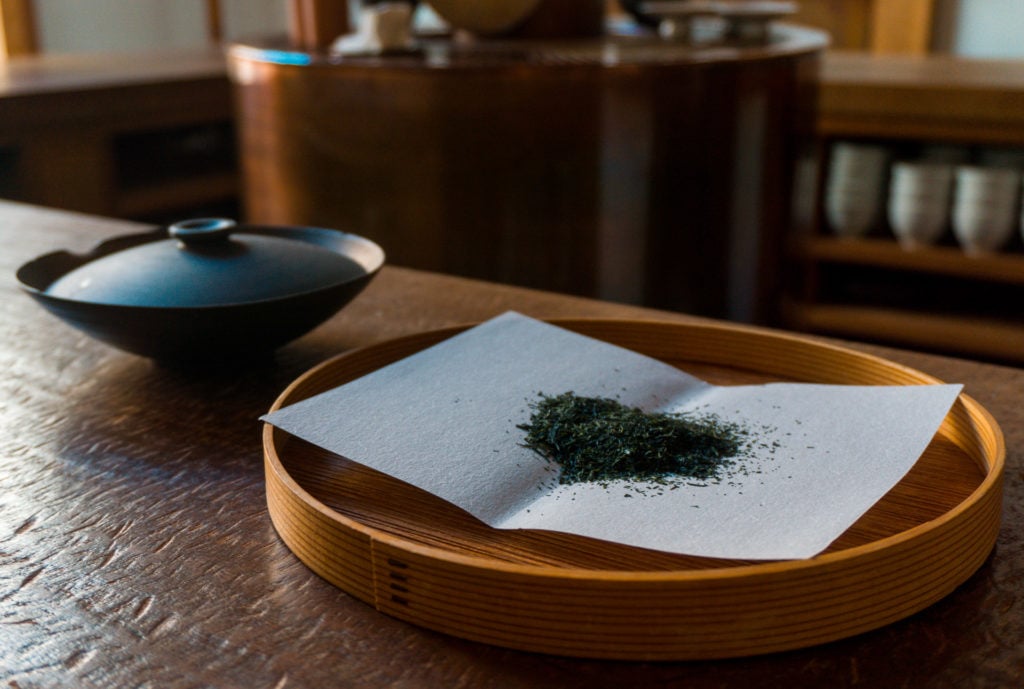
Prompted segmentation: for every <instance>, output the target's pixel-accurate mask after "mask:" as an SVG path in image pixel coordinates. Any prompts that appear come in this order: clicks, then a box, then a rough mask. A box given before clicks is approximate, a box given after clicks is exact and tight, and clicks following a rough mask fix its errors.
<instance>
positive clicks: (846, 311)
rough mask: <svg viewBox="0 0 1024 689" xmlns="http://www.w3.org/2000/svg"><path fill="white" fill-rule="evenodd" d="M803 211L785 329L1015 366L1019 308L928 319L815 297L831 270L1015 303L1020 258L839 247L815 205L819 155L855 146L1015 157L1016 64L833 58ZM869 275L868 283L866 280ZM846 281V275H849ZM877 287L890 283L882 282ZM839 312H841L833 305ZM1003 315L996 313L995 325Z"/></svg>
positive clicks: (1019, 93) (1021, 88) (874, 242)
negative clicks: (940, 281) (987, 151)
mask: <svg viewBox="0 0 1024 689" xmlns="http://www.w3.org/2000/svg"><path fill="white" fill-rule="evenodd" d="M818 105H819V112H818V121H817V137H818V146H817V152H816V161H815V162H816V166H817V169H818V171H819V175H818V179H817V181H816V182H815V183H814V185H813V186H814V187H815V188H814V189H813V191H811V190H810V187H808V192H807V193H808V194H813V203H811V204H808V207H807V209H806V210H807V213H805V214H804V215H803V216H802V221H801V222H800V223H798V224H797V226H796V227H794V231H793V233H792V235H791V237H790V240H791V243H790V247H789V256H790V258H791V260H792V266H791V267H792V268H793V269H794V271H795V275H796V276H797V283H799V284H797V285H794V290H793V291H791V292H790V294H789V297H788V299H787V300H786V301H785V303H784V304H783V305H782V308H781V312H782V323H783V325H785V326H787V327H791V328H795V329H800V330H805V331H810V332H819V333H823V334H829V335H834V336H840V337H850V338H854V339H861V340H871V341H876V342H884V343H888V344H894V345H897V346H904V347H916V348H921V349H927V350H931V351H940V352H943V353H946V354H954V355H961V356H970V357H975V358H985V359H990V360H997V361H999V362H1000V363H1011V364H1017V365H1020V364H1024V317H1022V315H1024V307H1019V306H1018V304H1017V303H1016V301H1015V300H1007V303H1006V305H1005V309H1003V307H1002V306H1000V307H999V308H998V313H995V315H992V316H986V317H980V316H977V315H972V314H963V313H960V314H955V313H935V312H934V305H933V304H927V303H922V304H921V308H920V309H919V310H914V309H911V308H902V307H901V308H893V307H892V306H890V305H885V304H881V305H880V304H878V303H866V302H861V303H846V302H845V299H846V298H847V297H842V296H840V295H839V294H838V293H832V292H831V291H830V290H825V289H824V287H825V285H826V283H825V282H823V281H822V278H823V277H824V273H825V271H827V270H828V267H829V266H845V267H846V269H847V271H849V270H853V271H859V269H861V268H862V269H863V272H862V273H861V274H860V277H859V278H858V279H860V278H863V279H867V280H873V279H875V278H873V277H871V275H872V271H877V270H879V269H880V270H884V271H886V273H888V274H889V276H891V275H892V274H893V273H895V274H897V275H902V276H903V277H904V278H905V279H906V281H907V283H908V284H912V283H913V282H914V281H915V280H918V281H920V282H921V284H925V281H926V280H928V279H933V278H934V276H940V277H943V278H945V277H948V278H949V279H950V280H954V281H958V280H962V281H964V284H965V286H966V285H967V284H968V283H971V284H973V285H975V286H977V285H978V283H982V285H984V284H986V283H987V284H988V285H992V286H994V288H998V287H999V286H1003V287H1005V289H1006V291H1007V292H1014V291H1015V290H1016V293H1019V288H1020V287H1021V286H1024V254H1021V253H1020V252H1019V251H1011V252H1001V253H993V254H987V255H983V256H970V255H967V254H965V253H964V252H963V251H961V250H960V249H959V247H956V246H949V245H939V246H929V247H922V248H920V249H914V250H905V249H903V248H902V247H901V246H900V245H899V243H898V242H897V241H896V239H895V238H882V237H874V236H872V237H867V238H857V239H852V238H840V237H835V236H833V235H830V234H829V233H828V232H827V230H826V229H825V223H824V218H823V217H822V216H823V212H822V208H821V199H822V196H823V193H824V188H825V184H824V179H823V173H822V172H821V171H823V170H825V169H826V167H825V165H826V164H827V158H828V150H829V146H830V145H831V144H832V143H833V142H835V141H841V140H853V141H857V140H861V141H871V142H877V143H891V144H893V145H894V146H895V147H897V148H903V147H905V144H911V145H912V146H911V147H910V149H909V150H913V145H914V144H938V145H961V146H965V147H967V148H968V149H969V152H971V151H973V152H977V149H978V148H980V147H999V148H1015V147H1024V63H1022V62H1019V61H1007V60H976V59H962V58H956V57H953V56H948V55H930V56H908V55H899V56H897V55H884V56H883V55H872V54H869V53H854V52H842V51H839V52H831V53H829V54H827V55H826V57H825V59H824V61H823V66H822V74H821V85H820V90H819V104H818ZM876 274H877V273H876ZM851 275H852V273H851ZM885 279H890V277H887V278H885ZM841 300H844V301H841ZM1004 311H1005V313H1004Z"/></svg>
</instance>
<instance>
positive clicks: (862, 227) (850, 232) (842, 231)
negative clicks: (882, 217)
mask: <svg viewBox="0 0 1024 689" xmlns="http://www.w3.org/2000/svg"><path fill="white" fill-rule="evenodd" d="M878 211H879V204H878V201H877V199H876V197H875V196H871V197H868V198H863V199H862V198H860V197H858V196H844V195H838V194H836V195H829V196H826V198H825V217H826V219H827V220H828V224H829V227H830V228H831V229H832V233H833V234H835V235H836V236H837V237H861V236H863V235H865V234H867V233H868V231H869V230H870V229H871V228H872V227H873V226H874V224H875V220H876V218H877V217H878Z"/></svg>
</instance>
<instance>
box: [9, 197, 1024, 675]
mask: <svg viewBox="0 0 1024 689" xmlns="http://www.w3.org/2000/svg"><path fill="white" fill-rule="evenodd" d="M133 229H137V226H134V225H131V224H128V223H124V222H120V221H113V220H105V219H100V218H94V217H87V216H76V215H70V214H66V213H58V212H54V211H49V210H43V209H39V208H33V207H29V206H21V205H15V204H7V203H0V246H2V247H3V248H2V251H0V262H2V271H0V275H2V276H0V290H2V295H0V309H2V311H0V324H2V328H3V331H2V338H0V370H2V371H3V373H2V377H0V686H3V687H5V688H6V689H28V688H29V687H46V688H50V687H161V688H162V689H165V688H168V687H170V688H178V687H180V688H185V687H188V688H192V687H218V688H224V687H245V688H247V689H258V688H266V689H283V688H293V687H336V686H337V687H341V686H344V687H388V688H391V689H409V688H411V687H444V688H445V689H452V688H455V687H472V688H474V689H477V688H485V687H524V688H525V687H531V688H533V687H581V688H582V687H587V688H588V689H589V688H593V687H649V686H680V687H682V686H685V687H742V688H743V689H753V688H754V687H762V686H763V687H819V686H827V687H847V686H863V687H913V688H915V689H922V688H927V687H951V688H952V687H956V688H957V689H962V688H964V687H1016V686H1019V681H1020V677H1021V676H1024V512H1022V509H1021V505H1022V501H1024V488H1022V484H1021V478H1022V468H1024V452H1022V449H1021V448H1022V446H1024V407H1022V405H1021V392H1022V391H1024V371H1021V370H1018V369H1012V368H1002V367H996V366H991V365H986V364H980V363H975V362H970V361H963V360H955V359H948V358H941V357H936V356H930V355H924V354H917V353H911V352H905V351H897V350H891V349H882V348H876V347H862V346H860V345H857V346H858V347H859V348H863V349H869V350H871V351H873V352H875V353H880V354H882V355H884V356H887V357H889V358H891V359H895V360H897V361H900V362H903V363H906V364H908V365H910V366H913V367H915V368H918V369H922V370H924V371H927V372H929V373H932V374H934V375H936V376H938V377H940V378H943V379H945V380H949V381H957V382H963V383H964V384H966V389H967V392H968V393H969V394H971V395H972V396H974V397H975V398H977V399H978V400H979V401H980V402H981V403H982V404H984V405H986V406H987V407H988V409H989V410H990V411H991V412H992V413H993V414H994V415H995V417H996V418H997V419H998V421H999V422H1000V423H1001V425H1002V428H1003V430H1004V432H1005V434H1006V440H1007V446H1008V448H1009V456H1008V460H1007V477H1006V478H1007V481H1006V499H1005V509H1004V523H1003V528H1002V532H1001V534H1000V538H999V542H998V545H997V547H996V549H995V552H994V554H993V556H992V557H991V558H990V559H989V560H988V562H987V563H986V564H985V565H984V566H983V567H982V569H981V570H980V571H979V572H978V573H977V574H976V575H975V576H974V577H972V578H971V579H970V580H969V581H968V582H967V583H965V584H964V585H963V586H961V587H960V588H959V589H958V590H957V591H955V592H954V593H953V594H952V595H950V596H949V597H948V598H946V599H944V600H943V601H941V602H939V603H938V604H936V605H934V606H932V607H931V608H929V609H927V610H925V611H924V612H922V613H919V614H917V615H915V616H913V617H911V618H910V619H907V620H905V621H903V622H900V623H897V624H893V625H891V626H889V627H886V628H884V629H880V630H878V631H875V632H871V633H868V634H864V635H861V636H858V637H855V638H852V639H848V640H844V641H840V642H836V643H832V644H828V645H826V646H820V647H817V648H810V649H806V650H801V651H794V652H789V653H784V654H779V655H771V656H764V657H756V658H749V659H740V660H731V661H717V662H698V663H668V664H650V663H626V662H596V661H582V660H574V659H566V658H557V657H547V656H541V655H531V654H526V653H520V652H515V651H509V650H504V649H501V648H494V647H489V646H485V645H481V644H477V643H471V642H467V641H463V640H460V639H455V638H451V637H447V636H444V635H441V634H437V633H434V632H431V631H425V630H423V629H419V628H417V627H413V626H411V625H409V624H406V623H403V622H399V621H396V620H393V619H391V618H388V617H386V616H384V615H382V614H379V613H377V612H375V611H374V610H373V609H372V608H370V607H369V606H367V605H365V604H363V603H360V602H358V601H356V600H354V599H353V598H350V597H349V596H348V595H346V594H345V593H343V592H341V591H339V590H338V589H335V588H334V587H332V586H331V585H329V584H327V583H326V582H324V581H323V580H321V579H319V578H318V577H317V576H316V575H314V574H312V573H311V572H310V571H309V570H307V569H306V567H305V566H303V565H302V564H301V563H300V562H299V561H298V560H297V559H296V558H295V557H294V556H293V555H292V554H291V552H290V551H289V550H288V549H287V548H286V547H285V546H284V545H283V544H282V543H281V541H280V540H279V539H278V537H277V536H276V534H275V532H274V529H273V526H272V525H271V523H270V519H269V517H268V515H267V510H266V506H265V504H264V489H263V468H262V456H261V448H260V442H259V439H260V438H259V423H258V422H257V417H258V416H259V415H260V414H261V413H263V412H264V411H265V410H266V409H267V408H268V407H269V406H270V404H271V402H272V401H273V400H274V398H275V397H276V396H277V394H278V393H279V392H280V391H281V390H282V389H283V388H284V387H285V386H286V385H287V384H288V383H289V382H290V381H291V380H292V379H294V378H295V377H296V376H298V375H299V374H300V373H302V372H303V371H305V370H306V369H307V368H309V367H310V366H312V365H313V364H315V363H317V362H319V361H321V360H323V359H325V358H327V357H328V356H330V355H333V354H336V353H338V352H341V351H343V350H345V349H349V348H352V347H358V346H360V345H365V344H368V343H371V342H375V341H379V340H382V339H385V338H390V337H394V336H396V335H400V334H405V333H412V332H416V331H420V330H423V329H428V328H436V327H440V326H446V325H450V324H456V323H463V322H467V321H474V320H480V319H484V318H487V317H490V316H493V315H495V314H498V313H500V312H502V311H505V310H507V309H517V310H519V311H521V312H524V313H527V314H530V315H533V316H538V317H554V316H568V315H572V316H606V317H637V316H652V315H654V316H658V317H663V318H672V319H685V318H686V317H685V316H681V315H678V314H671V315H670V314H665V313H659V312H654V311H645V310H642V309H636V308H632V307H628V306H621V305H613V304H608V303H600V302H596V301H588V300H583V299H578V298H569V297H564V296H558V295H554V294H547V293H540V292H535V291H529V290H524V289H519V288H510V287H504V286H499V285H492V284H485V283H481V282H475V281H469V280H464V279H457V278H451V277H446V276H441V275H435V274H429V273H423V272H417V271H411V270H403V269H398V268H386V269H385V270H384V271H383V272H382V274H381V275H380V276H379V278H378V279H377V280H376V281H375V282H374V283H373V284H372V285H371V286H370V287H369V288H368V289H367V291H366V292H364V293H363V294H362V295H361V296H360V297H359V298H358V299H357V300H356V301H355V302H353V303H352V304H351V305H350V306H349V307H347V308H346V309H345V310H344V311H343V312H342V313H341V314H340V315H338V316H337V317H335V318H334V319H332V320H331V321H330V322H328V323H327V324H326V325H324V326H322V327H320V328H319V329H317V330H316V331H314V332H313V333H311V334H309V335H307V336H306V337H304V338H302V339H300V340H298V341H296V342H295V343H293V344H291V345H289V346H287V347H285V348H284V349H282V350H281V351H280V352H279V353H278V355H277V356H276V358H275V360H274V361H273V363H272V364H268V365H265V366H263V367H261V368H254V369H246V370H243V371H237V372H234V373H224V374H219V375H213V374H207V375H204V376H197V375H194V374H193V375H186V374H183V373H174V372H172V371H169V370H166V369H162V368H160V367H158V366H156V365H154V364H153V363H151V362H150V361H148V360H145V359H141V358H137V357H134V356H130V355H127V354H122V353H120V352H118V351H116V350H113V349H110V348H108V347H106V346H104V345H101V344H98V343H96V342H94V341H92V340H90V339H87V338H86V337H85V336H83V335H80V334H78V333H77V332H76V331H73V330H71V329H70V328H68V327H66V326H65V325H63V324H62V323H60V322H59V321H57V320H56V319H54V318H52V317H51V316H49V315H48V314H46V313H45V312H44V311H43V310H42V309H40V308H39V307H38V306H37V305H36V304H34V303H33V302H32V301H31V300H30V299H29V298H28V297H26V296H24V295H22V294H19V293H18V289H17V287H16V282H15V279H14V271H15V268H16V267H17V266H18V265H20V264H21V263H23V262H25V261H27V260H29V259H31V258H33V257H34V256H36V255H38V254H40V253H43V252H46V251H50V250H54V249H59V248H77V249H85V248H87V247H88V246H90V245H91V244H93V243H94V242H95V241H96V240H98V239H100V238H103V237H107V236H110V235H114V234H119V233H123V232H126V231H130V230H133Z"/></svg>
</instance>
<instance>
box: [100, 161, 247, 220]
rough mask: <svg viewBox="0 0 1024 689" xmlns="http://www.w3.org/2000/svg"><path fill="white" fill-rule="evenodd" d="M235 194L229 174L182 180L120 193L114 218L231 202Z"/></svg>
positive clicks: (234, 182)
mask: <svg viewBox="0 0 1024 689" xmlns="http://www.w3.org/2000/svg"><path fill="white" fill-rule="evenodd" d="M238 194H239V181H238V176H237V175H236V174H235V173H233V172H224V173H214V174H206V175H197V176H192V177H184V178H182V179H177V180H168V181H165V182H162V183H161V184H159V185H153V186H150V187H135V188H130V189H123V190H122V191H121V193H120V195H119V197H118V199H117V203H116V206H115V214H116V215H117V216H118V217H124V218H139V217H145V216H150V215H154V214H163V213H167V212H170V211H174V210H175V209H179V208H187V207H189V206H202V205H204V204H210V203H216V202H220V201H224V200H227V199H232V198H235V197H237V196H238Z"/></svg>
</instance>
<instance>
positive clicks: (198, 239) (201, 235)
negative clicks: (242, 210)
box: [167, 218, 235, 246]
mask: <svg viewBox="0 0 1024 689" xmlns="http://www.w3.org/2000/svg"><path fill="white" fill-rule="evenodd" d="M234 229H235V221H234V220H229V219H227V218H194V219H192V220H182V221H181V222H176V223H174V224H173V225H171V226H170V228H168V230H167V233H168V234H169V235H170V236H172V237H174V238H175V239H177V240H178V241H180V242H182V243H183V244H185V245H186V246H198V245H201V244H212V243H215V242H223V241H226V240H227V238H228V236H229V235H230V234H231V231H232V230H234Z"/></svg>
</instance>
